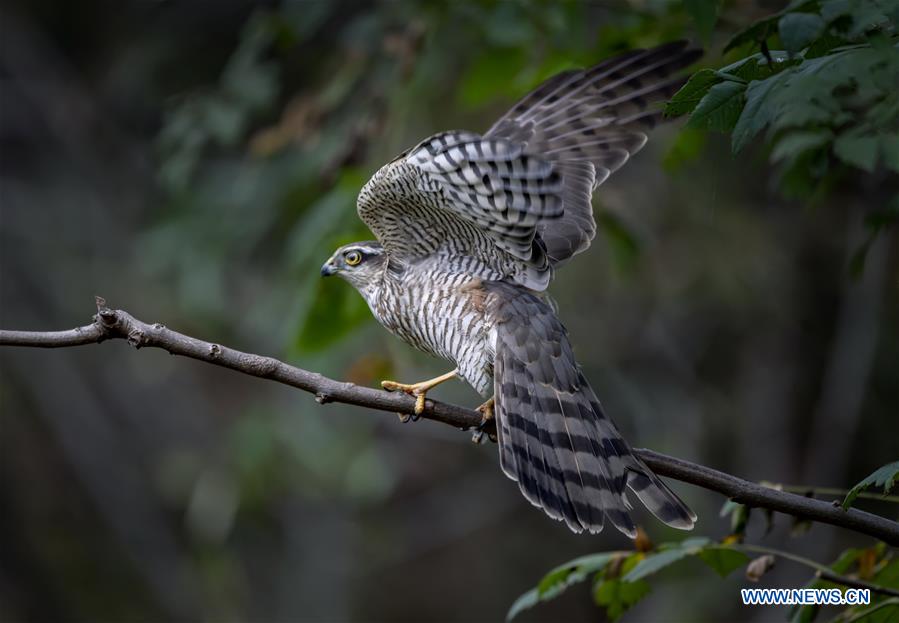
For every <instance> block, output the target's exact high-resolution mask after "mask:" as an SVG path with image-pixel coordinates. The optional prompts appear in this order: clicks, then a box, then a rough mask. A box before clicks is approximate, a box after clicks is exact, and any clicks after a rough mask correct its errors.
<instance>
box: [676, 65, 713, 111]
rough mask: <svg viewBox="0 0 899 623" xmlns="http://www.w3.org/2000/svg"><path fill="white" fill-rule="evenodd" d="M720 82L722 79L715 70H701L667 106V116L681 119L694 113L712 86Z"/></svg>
mask: <svg viewBox="0 0 899 623" xmlns="http://www.w3.org/2000/svg"><path fill="white" fill-rule="evenodd" d="M720 81H721V78H720V77H718V75H717V74H716V73H715V71H714V70H712V69H700V70H699V71H697V72H696V73H695V74H693V75H692V76H690V79H689V80H688V81H687V84H685V85H684V86H682V87H681V88H680V89H679V90H678V92H677V93H675V94H674V96H673V97H672V98H671V101H669V102H668V104H666V106H665V116H667V117H679V116H681V115H686V114H687V113H690V112H693V110H694V109H695V108H696V105H697V104H699V102H700V101H701V100H702V98H703V97H705V94H706V93H708V91H709V89H710V88H711V87H712V85H714V84H715V83H717V82H720Z"/></svg>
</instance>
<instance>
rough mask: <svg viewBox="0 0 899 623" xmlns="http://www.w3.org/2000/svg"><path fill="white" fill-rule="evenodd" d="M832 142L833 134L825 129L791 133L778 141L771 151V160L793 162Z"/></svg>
mask: <svg viewBox="0 0 899 623" xmlns="http://www.w3.org/2000/svg"><path fill="white" fill-rule="evenodd" d="M831 140H833V132H831V131H830V130H827V129H824V128H821V129H818V130H808V131H799V132H790V133H789V134H787V135H785V136H783V137H782V138H780V139H779V140H778V141H777V144H776V145H775V146H774V149H773V150H772V151H771V160H772V161H773V162H778V161H780V160H793V159H795V158H797V157H799V156H800V155H802V154H804V153H805V152H807V151H809V150H811V149H816V148H818V147H822V146H824V145H827V144H828V143H830V141H831Z"/></svg>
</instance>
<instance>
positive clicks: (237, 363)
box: [0, 297, 899, 546]
mask: <svg viewBox="0 0 899 623" xmlns="http://www.w3.org/2000/svg"><path fill="white" fill-rule="evenodd" d="M108 339H124V340H126V341H127V342H128V343H129V344H131V345H132V346H134V347H135V348H143V347H150V348H161V349H163V350H165V351H168V352H169V353H171V354H173V355H181V356H184V357H190V358H192V359H198V360H200V361H205V362H207V363H211V364H214V365H217V366H222V367H225V368H230V369H231V370H236V371H238V372H242V373H244V374H249V375H251V376H258V377H260V378H264V379H270V380H273V381H277V382H279V383H283V384H285V385H290V386H291V387H296V388H297V389H301V390H303V391H306V392H310V393H312V394H314V395H315V399H316V401H318V402H319V403H320V404H325V403H328V402H340V403H346V404H352V405H357V406H361V407H369V408H371V409H378V410H381V411H392V412H395V413H405V414H412V413H413V412H414V408H415V399H414V398H413V397H412V396H408V395H406V394H403V393H390V392H385V391H383V390H380V389H373V388H369V387H361V386H358V385H354V384H353V383H344V382H340V381H335V380H333V379H330V378H328V377H325V376H322V375H321V374H318V373H317V372H310V371H308V370H303V369H301V368H296V367H294V366H291V365H288V364H286V363H284V362H282V361H278V360H277V359H274V358H272V357H265V356H262V355H253V354H250V353H244V352H241V351H238V350H234V349H232V348H228V347H226V346H221V345H220V344H214V343H211V342H204V341H203V340H198V339H197V338H194V337H190V336H187V335H183V334H181V333H178V332H176V331H172V330H171V329H167V328H166V327H164V326H163V325H161V324H158V323H157V324H152V325H151V324H147V323H145V322H142V321H140V320H138V319H137V318H135V317H133V316H132V315H131V314H129V313H127V312H124V311H122V310H113V309H109V308H108V307H107V306H106V301H105V300H103V299H102V298H100V297H97V315H96V316H94V322H93V323H91V324H89V325H86V326H83V327H78V328H76V329H72V330H69V331H53V332H37V331H7V330H0V346H31V347H38V348H64V347H69V346H79V345H83V344H95V343H100V342H103V341H104V340H108ZM421 417H423V418H426V419H429V420H434V421H436V422H442V423H444V424H449V425H450V426H455V427H457V428H461V429H463V430H469V429H472V428H475V427H477V426H478V425H479V424H481V419H482V417H481V414H480V413H478V412H477V411H475V410H473V409H468V408H465V407H460V406H458V405H452V404H447V403H444V402H439V401H436V400H427V401H426V402H425V410H424V412H423V413H422V414H421ZM635 453H636V454H637V455H638V456H639V457H640V458H641V459H643V461H645V462H646V464H647V465H648V466H649V467H650V468H651V469H653V470H654V471H655V472H656V473H657V474H658V475H660V476H667V477H669V478H674V479H675V480H680V481H682V482H686V483H689V484H693V485H696V486H699V487H702V488H704V489H709V490H711V491H717V492H719V493H721V494H723V495H726V496H728V497H729V498H731V499H733V500H735V501H737V502H740V503H742V504H746V505H748V506H753V507H761V508H769V509H771V510H775V511H778V512H781V513H786V514H789V515H794V516H796V517H800V518H802V519H808V520H812V521H818V522H820V523H826V524H830V525H834V526H840V527H843V528H847V529H849V530H854V531H856V532H860V533H862V534H867V535H868V536H872V537H874V538H877V539H880V540H883V541H885V542H886V543H888V544H890V545H894V546H895V545H899V523H897V522H895V521H891V520H889V519H886V518H884V517H879V516H877V515H873V514H871V513H866V512H864V511H860V510H858V509H854V508H852V509H849V510H846V511H844V510H842V509H841V508H839V506H838V505H836V506H835V505H833V504H829V503H827V502H823V501H821V500H815V499H811V498H806V497H802V496H799V495H795V494H792V493H787V492H785V491H778V490H776V489H772V488H770V487H765V486H763V485H759V484H756V483H752V482H748V481H746V480H743V479H741V478H737V477H736V476H732V475H730V474H725V473H723V472H719V471H717V470H714V469H712V468H710V467H705V466H704V465H697V464H695V463H691V462H689V461H685V460H683V459H678V458H675V457H671V456H666V455H664V454H660V453H658V452H653V451H652V450H645V449H635Z"/></svg>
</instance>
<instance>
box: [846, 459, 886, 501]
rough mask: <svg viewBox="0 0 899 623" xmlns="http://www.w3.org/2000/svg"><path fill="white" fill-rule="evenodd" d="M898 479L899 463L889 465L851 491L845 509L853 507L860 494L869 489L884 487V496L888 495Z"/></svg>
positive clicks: (876, 471)
mask: <svg viewBox="0 0 899 623" xmlns="http://www.w3.org/2000/svg"><path fill="white" fill-rule="evenodd" d="M897 478H899V461H894V462H892V463H887V464H886V465H884V466H883V467H881V468H879V469H877V470H875V471H874V473H872V474H871V475H870V476H868V477H867V478H865V479H864V480H862V481H861V482H859V483H858V484H857V485H855V486H854V487H852V489H850V490H849V493H847V494H846V498H845V499H844V500H843V508H849V507H850V506H852V503H853V502H854V501H855V498H857V497H858V494H859V493H861V492H862V491H864V490H865V489H867V488H868V487H883V494H884V495H886V494H887V493H889V492H890V490H891V489H892V488H893V485H894V484H896V479H897Z"/></svg>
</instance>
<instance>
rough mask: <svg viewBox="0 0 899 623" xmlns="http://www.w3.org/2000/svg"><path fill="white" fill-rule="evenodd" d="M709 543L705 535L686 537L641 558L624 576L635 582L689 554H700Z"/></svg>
mask: <svg viewBox="0 0 899 623" xmlns="http://www.w3.org/2000/svg"><path fill="white" fill-rule="evenodd" d="M708 544H709V540H708V539H707V538H705V537H696V538H692V539H686V540H684V541H682V542H681V543H678V544H677V545H675V546H673V547H671V548H670V549H666V550H663V551H660V552H659V553H658V554H652V555H650V556H647V557H646V558H644V559H643V560H641V561H640V562H639V563H638V564H637V566H636V567H634V568H633V569H631V570H630V571H629V572H628V573H627V574H625V576H624V578H622V579H623V580H624V581H626V582H635V581H637V580H640V579H642V578H645V577H646V576H648V575H652V574H653V573H656V572H658V571H660V570H662V569H664V568H665V567H667V566H668V565H670V564H672V563H674V562H677V561H678V560H681V559H682V558H685V557H687V556H693V555H695V554H698V553H699V552H700V550H702V548H703V547H705V546H706V545H708Z"/></svg>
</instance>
